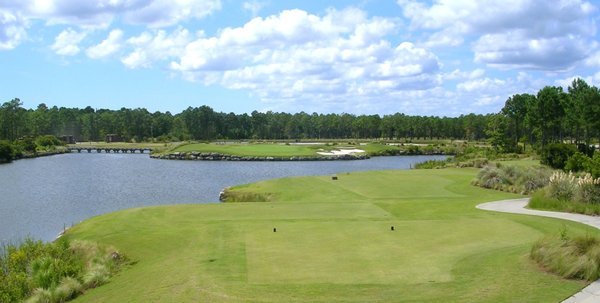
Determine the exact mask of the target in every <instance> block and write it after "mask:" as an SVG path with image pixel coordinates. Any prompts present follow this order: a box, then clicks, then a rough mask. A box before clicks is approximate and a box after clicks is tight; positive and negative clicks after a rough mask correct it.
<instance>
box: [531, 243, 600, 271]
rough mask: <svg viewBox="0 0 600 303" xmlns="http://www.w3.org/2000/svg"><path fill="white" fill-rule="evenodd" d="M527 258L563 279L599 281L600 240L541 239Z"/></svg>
mask: <svg viewBox="0 0 600 303" xmlns="http://www.w3.org/2000/svg"><path fill="white" fill-rule="evenodd" d="M530 256H531V258H532V259H533V260H535V261H536V262H537V263H538V264H540V265H541V266H542V267H544V268H545V269H547V270H548V271H550V272H552V273H555V274H558V275H560V276H561V277H564V278H567V279H582V280H587V281H594V280H597V279H598V278H600V238H599V237H597V236H591V235H578V236H574V237H569V236H567V235H566V232H563V233H562V234H561V236H551V237H545V238H543V239H541V240H539V241H537V242H536V243H535V244H534V245H533V247H532V249H531V254H530Z"/></svg>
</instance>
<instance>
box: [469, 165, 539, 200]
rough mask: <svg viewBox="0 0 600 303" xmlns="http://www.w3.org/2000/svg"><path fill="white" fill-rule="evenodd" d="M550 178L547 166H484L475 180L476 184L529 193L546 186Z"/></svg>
mask: <svg viewBox="0 0 600 303" xmlns="http://www.w3.org/2000/svg"><path fill="white" fill-rule="evenodd" d="M549 179H550V170H549V169H547V168H543V167H539V168H533V167H531V168H522V167H518V166H511V165H506V166H500V167H490V166H486V167H484V168H483V169H482V170H481V171H479V173H478V174H477V178H476V179H475V180H474V181H473V184H474V185H477V186H481V187H485V188H490V189H496V190H503V191H508V192H513V193H519V194H522V195H527V194H530V193H532V192H534V191H535V190H538V189H540V188H542V187H544V186H546V185H547V184H548V182H549Z"/></svg>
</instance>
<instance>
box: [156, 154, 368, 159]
mask: <svg viewBox="0 0 600 303" xmlns="http://www.w3.org/2000/svg"><path fill="white" fill-rule="evenodd" d="M150 157H151V158H154V159H164V160H197V161H334V160H365V159H369V158H370V156H369V155H367V154H347V155H337V156H320V155H319V156H293V157H256V156H234V155H226V154H220V153H201V152H174V153H170V154H151V155H150Z"/></svg>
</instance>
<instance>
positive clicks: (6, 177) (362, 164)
mask: <svg viewBox="0 0 600 303" xmlns="http://www.w3.org/2000/svg"><path fill="white" fill-rule="evenodd" d="M445 158H446V157H445V156H396V157H375V158H371V159H368V160H354V161H307V162H226V161H215V162H209V161H176V160H156V159H150V158H149V156H148V154H106V153H90V154H88V153H71V154H63V155H56V156H50V157H43V158H36V159H24V160H18V161H15V162H13V163H9V164H3V165H0V242H18V241H20V240H22V239H23V238H24V237H26V236H30V237H32V238H34V239H41V240H44V241H50V240H53V239H54V238H55V237H56V236H57V234H58V233H59V232H60V231H61V230H62V229H63V228H64V227H68V226H71V225H73V224H76V223H78V222H80V221H82V220H85V219H87V218H90V217H93V216H97V215H100V214H104V213H108V212H113V211H117V210H121V209H126V208H133V207H142V206H150V205H163V204H182V203H215V202H218V200H219V192H220V191H221V190H222V189H223V188H225V187H227V186H233V185H238V184H245V183H252V182H256V181H260V180H266V179H273V178H281V177H289V176H313V175H331V174H336V173H342V172H353V171H364V170H385V169H409V168H410V167H412V166H413V165H414V164H415V163H418V162H422V161H425V160H429V159H445Z"/></svg>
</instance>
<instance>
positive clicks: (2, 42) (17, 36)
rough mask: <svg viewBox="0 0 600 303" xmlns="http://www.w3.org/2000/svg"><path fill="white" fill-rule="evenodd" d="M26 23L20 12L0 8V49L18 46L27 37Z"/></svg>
mask: <svg viewBox="0 0 600 303" xmlns="http://www.w3.org/2000/svg"><path fill="white" fill-rule="evenodd" d="M25 25H26V24H25V20H24V19H23V17H22V16H21V15H20V14H18V13H15V12H11V11H9V10H5V9H2V8H0V50H8V49H13V48H15V47H17V45H19V43H21V41H22V40H23V39H25V37H26V32H25Z"/></svg>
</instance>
